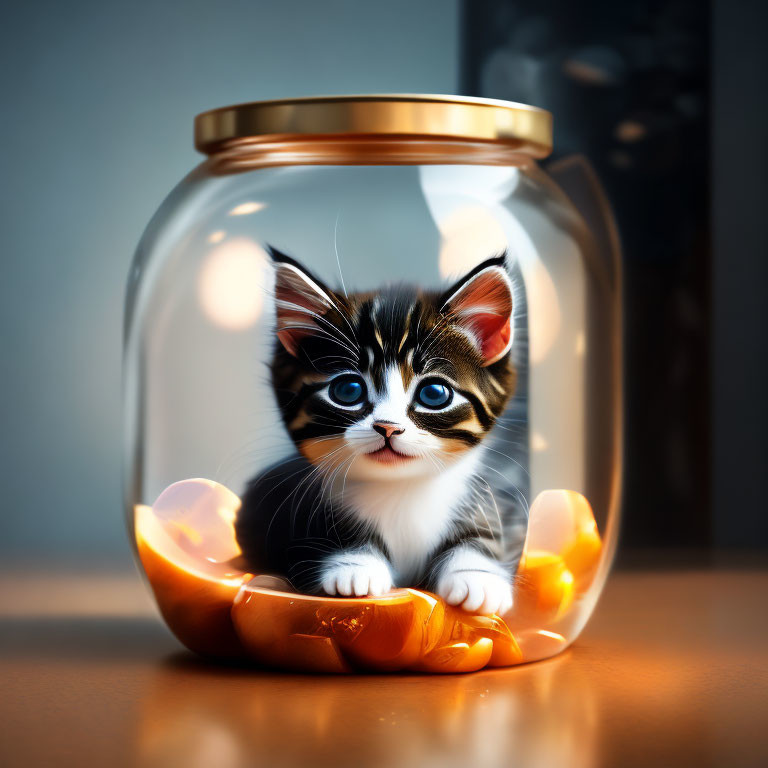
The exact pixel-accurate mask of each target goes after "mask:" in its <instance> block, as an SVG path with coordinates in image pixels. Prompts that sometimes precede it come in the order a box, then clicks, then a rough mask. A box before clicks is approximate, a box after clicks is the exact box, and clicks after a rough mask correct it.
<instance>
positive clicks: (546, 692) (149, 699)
mask: <svg viewBox="0 0 768 768" xmlns="http://www.w3.org/2000/svg"><path fill="white" fill-rule="evenodd" d="M767 595H768V572H766V571H760V570H755V571H733V570H732V571H679V572H675V571H670V572H643V571H631V572H618V573H615V574H614V575H613V576H612V577H611V579H610V581H609V584H608V587H607V589H606V592H605V594H604V596H603V598H602V600H601V603H600V605H599V606H598V609H597V612H596V614H595V616H594V618H593V619H592V622H591V623H590V624H589V626H588V627H587V629H586V630H585V631H584V633H583V635H582V637H581V638H580V639H579V640H578V641H577V643H576V644H575V645H574V646H573V648H572V649H570V650H569V651H567V652H566V653H565V654H563V655H562V656H560V657H558V658H555V659H551V660H549V661H544V662H539V663H537V664H530V665H525V666H522V667H518V668H512V669H504V670H492V671H487V672H479V673H475V674H469V675H457V676H416V675H408V676H405V675H400V676H398V675H391V676H384V675H382V676H373V675H370V676H349V677H336V678H329V677H314V676H308V675H291V674H279V673H273V672H261V671H254V670H243V669H232V668H222V667H217V666H214V665H210V664H207V663H205V662H202V661H200V660H197V659H196V658H195V657H193V656H192V655H191V654H189V653H187V652H185V651H184V650H182V649H181V648H180V646H179V645H178V644H177V643H176V641H175V640H174V639H173V637H172V636H171V635H170V634H169V633H168V631H167V630H166V629H165V628H164V626H163V625H162V624H161V623H160V621H159V619H158V618H157V617H156V613H155V611H154V607H153V605H152V604H151V602H150V601H149V598H148V597H147V595H146V593H145V591H144V587H143V585H142V584H141V583H140V581H139V579H138V577H137V576H135V575H132V574H131V575H125V576H105V575H103V574H102V575H99V576H95V577H94V576H91V577H85V576H80V577H78V576H56V577H53V576H52V577H48V578H45V577H41V576H39V575H38V576H31V575H30V574H26V575H24V576H21V575H15V576H13V575H9V576H7V577H5V578H4V579H3V580H2V581H1V582H0V626H1V632H0V686H1V687H0V765H2V766H3V768H12V767H13V766H25V768H29V767H30V766H70V765H71V766H91V765H94V766H110V768H113V767H116V766H123V765H126V766H163V767H164V768H165V767H166V766H169V767H172V766H183V768H197V767H198V766H200V767H202V766H215V767H216V768H235V767H237V768H239V767H240V766H243V767H244V766H270V767H272V766H274V767H275V768H278V767H279V766H326V765H329V766H339V767H340V768H341V767H343V766H354V767H355V768H362V767H363V766H393V767H394V766H398V768H409V767H410V766H419V768H431V767H432V766H440V768H449V767H450V766H461V767H462V768H464V767H467V768H469V767H470V766H471V767H473V768H474V766H480V767H482V766H502V765H503V766H516V767H519V768H526V767H527V766H535V767H536V768H538V767H539V766H541V767H542V768H559V767H563V766H564V767H566V768H570V767H573V768H590V767H591V766H617V767H618V766H621V767H622V768H625V767H626V766H643V767H644V768H646V767H648V766H670V767H673V768H677V767H679V766H699V767H700V766H727V767H728V768H737V767H738V766H756V767H757V766H760V768H765V766H768V640H766V636H767V635H768V600H767V599H766V596H767Z"/></svg>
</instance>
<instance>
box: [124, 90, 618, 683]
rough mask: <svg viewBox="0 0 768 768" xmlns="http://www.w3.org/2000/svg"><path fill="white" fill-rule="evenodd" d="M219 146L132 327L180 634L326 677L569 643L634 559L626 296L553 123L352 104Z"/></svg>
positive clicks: (461, 108) (190, 187) (138, 416)
mask: <svg viewBox="0 0 768 768" xmlns="http://www.w3.org/2000/svg"><path fill="white" fill-rule="evenodd" d="M195 129H196V133H195V136H196V146H197V148H198V149H200V150H201V151H202V152H204V153H205V154H206V155H207V158H206V160H205V161H204V162H203V163H201V164H200V165H199V166H198V167H197V168H195V169H194V170H193V171H192V172H191V173H190V174H189V175H188V176H187V177H186V178H185V179H184V180H183V181H182V182H181V183H180V184H179V185H178V186H177V187H176V189H175V190H174V191H173V192H172V193H171V194H170V195H169V197H168V198H167V200H166V201H165V202H164V203H163V205H162V206H161V208H160V210H159V211H158V212H157V214H156V215H155V217H154V218H153V220H152V221H151V223H150V224H149V226H148V228H147V230H146V232H145V234H144V236H143V238H142V240H141V243H140V245H139V248H138V251H137V254H136V257H135V260H134V262H133V266H132V268H131V273H130V279H129V284H128V293H127V300H126V316H125V380H124V388H125V406H126V409H125V418H126V428H127V429H126V453H125V455H126V467H125V494H126V496H125V504H126V509H127V514H128V524H129V528H130V531H131V533H132V536H133V538H134V543H135V549H136V553H137V556H138V558H139V560H140V562H141V564H142V566H143V569H144V571H145V573H146V575H147V577H148V581H149V583H150V585H151V588H152V589H153V591H154V594H155V597H156V599H157V601H158V605H159V607H160V610H161V612H162V614H163V616H164V618H165V620H166V621H167V622H168V624H169V626H170V627H171V629H172V630H173V631H174V632H175V634H176V635H177V637H178V638H179V639H180V640H181V641H182V642H183V643H185V644H186V645H187V646H188V647H190V648H191V649H193V650H195V651H198V652H200V653H203V654H206V655H212V656H227V657H231V656H237V657H241V658H244V659H251V660H254V661H257V662H260V663H265V664H269V665H276V666H282V667H289V668H296V669H305V670H318V671H351V670H358V669H378V670H399V669H409V670H421V671H436V672H448V671H468V670H473V669H479V668H482V667H485V666H503V665H509V664H514V663H518V662H521V661H531V660H535V659H539V658H544V657H546V656H551V655H553V654H554V653H557V652H558V651H560V650H562V649H563V648H565V647H566V646H567V645H568V644H569V643H570V642H572V641H573V640H574V639H575V638H576V636H577V635H578V633H579V632H580V631H581V629H582V627H583V626H584V624H585V622H586V620H587V619H588V617H589V615H590V613H591V611H592V609H593V607H594V605H595V602H596V600H597V597H598V595H599V592H600V590H601V589H602V586H603V583H604V581H605V578H606V574H607V571H608V568H609V566H610V562H611V558H612V555H613V551H614V548H615V542H616V533H617V526H618V514H619V509H618V501H619V493H620V475H621V461H620V456H621V452H620V450H621V371H620V360H621V348H620V337H621V334H620V293H621V286H620V271H619V264H618V249H617V247H616V238H615V236H614V234H613V230H612V224H611V220H610V215H609V213H608V212H607V210H606V207H605V205H604V203H603V201H602V198H601V197H600V193H599V189H598V188H597V186H596V184H595V182H594V179H593V178H592V177H591V176H590V174H589V173H586V174H583V173H582V174H580V175H579V174H578V173H576V174H574V168H578V166H574V165H573V164H570V165H569V164H568V163H565V164H563V163H562V162H561V163H560V165H559V168H558V169H557V172H558V174H559V177H560V178H561V185H560V186H558V184H557V183H556V182H555V181H554V180H553V178H552V177H551V176H548V175H547V174H545V173H544V172H543V171H542V170H541V169H540V168H539V167H538V165H537V164H536V159H539V158H543V157H545V156H547V155H548V154H549V152H550V150H551V116H550V115H549V113H547V112H545V111H543V110H539V109H535V108H532V107H527V106H524V105H520V104H513V103H508V102H500V101H490V100H481V99H469V98H454V97H442V96H361V97H337V98H316V99H300V100H293V101H277V102H263V103H254V104H245V105H240V106H235V107H229V108H225V109H220V110H215V111H213V112H208V113H204V114H202V115H200V116H198V118H197V120H196V125H195ZM564 188H566V189H567V190H568V194H566V192H565V191H563V189H564Z"/></svg>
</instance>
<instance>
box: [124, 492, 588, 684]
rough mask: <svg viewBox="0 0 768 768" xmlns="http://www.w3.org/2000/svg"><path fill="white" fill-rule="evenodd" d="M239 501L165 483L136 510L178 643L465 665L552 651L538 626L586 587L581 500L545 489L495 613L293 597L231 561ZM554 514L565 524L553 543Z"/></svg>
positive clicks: (374, 661)
mask: <svg viewBox="0 0 768 768" xmlns="http://www.w3.org/2000/svg"><path fill="white" fill-rule="evenodd" d="M537 505H538V506H537ZM239 506H240V500H239V499H238V497H237V496H236V495H235V494H233V493H231V491H228V490H227V489H226V488H224V487H223V486H221V485H219V484H217V483H214V482H212V481H208V480H187V481H183V482H181V483H176V484H174V485H173V486H170V488H168V489H166V491H164V492H163V494H161V496H160V498H159V499H158V501H157V502H156V503H155V505H154V506H153V507H151V508H150V507H146V506H140V507H137V508H136V517H135V520H136V541H137V544H138V552H139V557H140V559H141V562H142V565H143V567H144V570H145V572H146V574H147V578H148V580H149V582H150V584H151V586H152V589H153V591H154V594H155V598H156V599H157V603H158V605H159V607H160V611H161V613H162V615H163V618H164V619H165V621H166V622H167V624H168V626H169V627H170V628H171V630H172V631H173V632H174V634H175V635H176V636H177V637H178V638H179V640H181V642H182V643H184V644H185V645H186V646H187V647H188V648H190V649H192V650H193V651H196V652H198V653H201V654H204V655H207V656H219V657H239V658H243V659H251V660H253V661H256V662H258V663H261V664H266V665H269V666H275V667H281V668H287V669H295V670H303V671H311V672H335V673H340V672H352V671H355V670H375V671H396V670H414V671H419V672H442V673H447V672H471V671H474V670H477V669H482V668H483V667H488V666H491V667H501V666H509V665H513V664H519V663H521V662H524V661H530V660H533V659H536V658H542V657H543V656H548V655H552V654H553V653H556V652H557V651H558V650H561V649H562V648H564V647H565V646H566V645H567V640H566V638H565V637H564V636H563V635H561V634H559V633H558V632H556V631H553V630H551V629H548V628H547V627H549V626H550V625H551V624H552V623H553V622H554V623H555V624H556V623H557V621H558V620H560V619H561V618H562V617H564V616H565V615H567V614H568V611H569V609H570V608H571V606H572V605H573V603H574V601H575V600H577V599H578V595H579V594H580V593H583V592H585V591H586V590H587V589H588V587H589V585H590V583H591V581H592V579H593V578H594V575H595V572H596V569H597V564H598V562H599V559H600V551H601V545H600V537H599V534H598V533H597V528H596V526H595V525H594V518H593V517H592V513H591V509H590V508H589V504H588V502H587V501H586V499H584V497H583V496H580V494H577V493H575V492H571V491H547V492H544V493H543V494H541V495H540V497H539V498H538V499H537V501H536V502H535V503H534V505H532V507H531V519H530V522H529V534H528V540H527V542H526V548H525V551H524V554H523V558H522V560H521V564H520V567H519V569H518V573H517V576H516V581H515V587H516V590H515V606H514V608H513V609H512V611H510V613H508V614H507V615H506V616H505V617H503V618H502V617H499V616H478V615H474V614H470V613H467V612H465V611H463V610H461V609H460V608H455V607H453V606H449V605H446V603H445V602H444V601H443V600H442V599H440V598H439V597H437V596H436V595H433V594H430V593H428V592H423V591H419V590H414V589H402V590H397V591H394V592H391V593H390V594H388V595H385V596H383V597H377V598H372V597H371V598H335V597H318V596H311V595H300V594H296V593H293V592H290V591H286V587H285V586H283V584H282V582H281V581H280V580H279V579H272V580H271V581H270V580H269V579H268V578H266V577H264V576H260V577H256V578H254V575H253V574H250V573H244V572H243V571H241V570H237V569H236V568H234V567H233V566H232V565H230V561H233V560H235V559H236V558H237V556H238V555H239V554H240V550H239V548H238V546H237V542H236V540H235V537H234V531H233V525H232V524H233V521H234V519H235V515H236V513H237V510H238V508H239ZM539 516H540V517H539ZM542 521H543V522H544V523H545V524H546V531H547V536H549V537H550V539H549V541H550V543H551V542H552V541H554V543H555V545H556V546H558V547H559V549H558V550H557V551H552V550H546V549H540V548H533V547H532V546H531V544H532V543H535V544H537V545H538V546H539V547H540V546H541V544H542V541H543V539H542V536H541V533H540V530H539V527H538V526H539V524H540V523H542ZM555 521H556V523H557V525H558V526H559V527H560V531H561V533H562V532H563V531H565V532H566V533H565V534H564V535H559V534H558V537H557V539H556V540H554V539H552V536H553V530H552V525H553V522H555ZM267 585H268V586H267Z"/></svg>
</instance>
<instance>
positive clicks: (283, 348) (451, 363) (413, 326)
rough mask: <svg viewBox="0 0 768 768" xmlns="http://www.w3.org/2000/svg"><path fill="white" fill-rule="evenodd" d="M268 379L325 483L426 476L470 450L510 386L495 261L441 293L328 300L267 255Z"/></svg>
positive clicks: (500, 265)
mask: <svg viewBox="0 0 768 768" xmlns="http://www.w3.org/2000/svg"><path fill="white" fill-rule="evenodd" d="M269 250H270V254H271V256H272V260H273V263H274V266H275V300H276V312H277V337H278V340H279V342H278V344H277V346H276V352H275V356H274V360H273V363H272V381H273V385H274V388H275V392H276V394H277V399H278V403H279V405H280V409H281V411H282V415H283V419H284V421H285V424H286V426H287V428H288V431H289V433H290V435H291V437H292V438H293V440H294V442H295V443H296V445H297V447H298V448H299V450H300V451H301V453H302V454H303V455H304V456H305V457H306V458H307V459H308V460H309V461H310V462H311V463H312V464H314V465H315V466H317V467H318V468H319V469H320V470H321V471H322V472H324V473H325V474H327V475H328V476H329V477H333V478H336V477H343V478H344V479H345V480H353V479H371V480H378V479H391V480H397V479H403V478H415V477H423V476H436V475H439V474H440V473H441V472H442V471H444V470H445V469H446V468H447V467H448V466H449V465H451V464H454V463H455V462H457V461H458V460H460V459H461V457H462V456H464V455H466V454H467V452H468V451H470V450H471V449H472V448H474V447H475V446H477V445H478V444H480V443H481V442H482V440H483V438H484V437H485V436H486V435H487V434H488V432H489V431H490V429H491V427H492V426H493V424H494V423H495V421H496V419H497V418H498V417H499V416H500V415H501V413H502V411H503V410H504V407H505V406H506V404H507V402H508V400H509V398H510V396H511V395H512V393H513V390H514V385H515V372H514V369H513V367H512V365H511V363H510V360H509V350H510V348H511V345H512V286H511V282H510V279H509V276H508V274H507V271H506V268H505V266H504V261H505V257H504V256H499V257H496V258H492V259H489V260H488V261H485V262H483V263H482V264H480V265H478V266H477V267H476V268H475V269H473V270H472V271H471V272H470V273H469V274H468V275H466V276H465V277H464V278H462V279H461V280H459V281H458V282H457V283H456V284H455V285H454V286H452V287H451V288H450V289H448V290H447V291H446V292H445V293H442V294H440V293H431V292H422V291H419V290H418V289H416V288H412V287H406V286H396V287H389V288H385V289H383V290H381V291H378V292H375V293H358V294H349V295H348V296H345V295H342V294H338V293H335V292H334V291H332V290H330V289H329V288H327V287H326V286H325V285H323V284H322V283H321V282H320V281H319V280H318V279H317V278H315V277H314V276H313V275H311V274H310V273H309V272H308V271H307V270H306V269H304V267H302V266H301V265H300V264H299V263H298V262H297V261H295V260H293V259H292V258H290V257H288V256H286V255H285V254H283V253H280V252H279V251H277V250H275V249H273V248H270V249H269Z"/></svg>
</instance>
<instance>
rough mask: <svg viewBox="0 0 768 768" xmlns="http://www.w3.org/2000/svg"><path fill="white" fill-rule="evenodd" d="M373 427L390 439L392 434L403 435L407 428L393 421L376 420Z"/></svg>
mask: <svg viewBox="0 0 768 768" xmlns="http://www.w3.org/2000/svg"><path fill="white" fill-rule="evenodd" d="M373 428H374V429H375V430H376V431H377V432H378V433H379V434H380V435H384V437H386V438H387V440H389V438H390V437H392V435H402V434H403V432H405V430H404V429H403V428H402V427H401V426H400V425H399V424H393V423H392V422H391V421H376V422H374V424H373Z"/></svg>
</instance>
